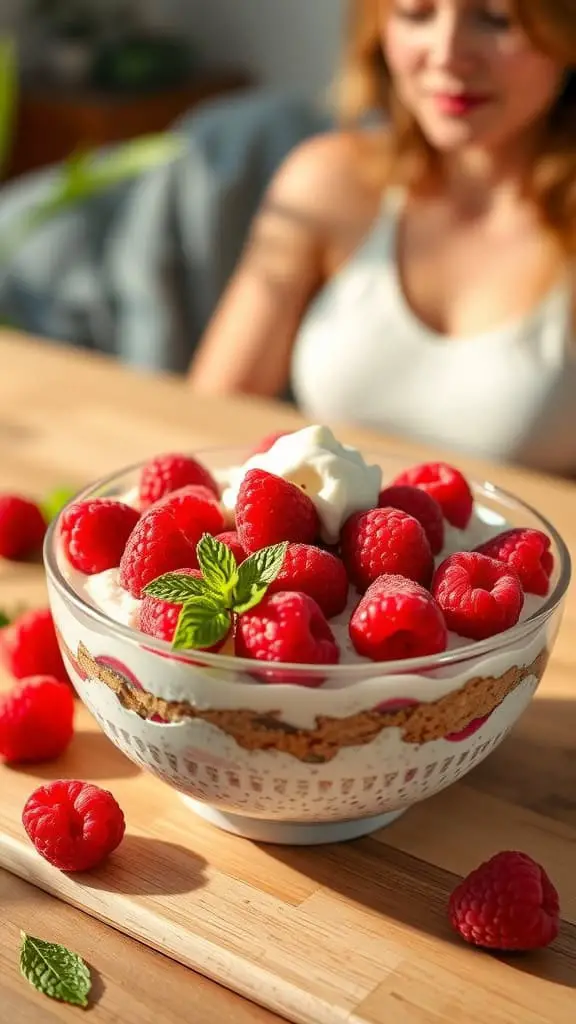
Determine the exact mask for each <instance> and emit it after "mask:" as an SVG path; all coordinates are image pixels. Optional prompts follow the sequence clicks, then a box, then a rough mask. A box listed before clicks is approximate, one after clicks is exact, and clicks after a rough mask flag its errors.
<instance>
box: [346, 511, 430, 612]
mask: <svg viewBox="0 0 576 1024" xmlns="http://www.w3.org/2000/svg"><path fill="white" fill-rule="evenodd" d="M340 541H341V548H342V560H343V562H344V565H345V566H346V569H347V570H348V576H349V577H350V579H351V580H352V583H354V584H355V586H356V587H357V588H358V590H359V591H360V592H361V593H362V592H363V591H364V590H366V589H367V588H368V587H369V586H370V584H371V583H373V582H374V580H376V579H378V577H379V576H382V575H384V574H387V575H392V576H406V577H407V578H408V579H410V580H414V582H415V583H421V584H422V585H423V586H428V584H429V583H430V580H431V579H432V573H433V571H434V559H433V557H432V552H431V550H430V545H429V543H428V538H427V537H426V534H425V533H424V530H423V528H422V526H421V525H420V523H419V522H418V520H417V519H414V517H413V516H410V515H408V514H407V513H406V512H402V511H400V509H396V508H372V509H369V510H368V512H355V513H354V514H353V515H351V516H350V518H349V519H347V520H346V522H345V523H344V526H343V529H342V533H341V535H340Z"/></svg>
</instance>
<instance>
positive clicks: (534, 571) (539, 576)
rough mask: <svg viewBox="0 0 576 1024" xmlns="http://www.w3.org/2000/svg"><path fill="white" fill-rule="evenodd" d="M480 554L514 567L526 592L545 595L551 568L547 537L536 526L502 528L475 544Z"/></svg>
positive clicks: (552, 566)
mask: <svg viewBox="0 0 576 1024" xmlns="http://www.w3.org/2000/svg"><path fill="white" fill-rule="evenodd" d="M476 551H479V552H480V553H481V554H482V555H488V557H489V558H495V559H496V560H497V561H498V562H504V564H505V565H509V566H510V568H511V569H514V570H515V571H516V572H517V573H518V576H519V577H520V582H521V584H522V586H523V588H524V592H525V593H526V594H537V595H538V596H539V597H546V595H547V593H548V591H549V590H550V577H551V575H552V571H553V569H554V555H553V554H552V552H551V550H550V537H548V536H547V535H546V534H545V533H542V532H541V531H540V530H529V529H516V530H506V531H505V533H500V534H499V535H498V536H497V537H493V538H492V540H488V541H486V543H485V544H480V546H479V547H477V548H476Z"/></svg>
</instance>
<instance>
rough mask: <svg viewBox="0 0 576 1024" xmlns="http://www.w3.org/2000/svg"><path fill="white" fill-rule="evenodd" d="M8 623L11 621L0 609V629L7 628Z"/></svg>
mask: <svg viewBox="0 0 576 1024" xmlns="http://www.w3.org/2000/svg"><path fill="white" fill-rule="evenodd" d="M10 621H11V620H10V618H9V617H8V615H7V614H6V612H5V611H4V610H3V609H2V608H0V629H4V626H9V625H10Z"/></svg>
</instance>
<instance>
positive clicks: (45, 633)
mask: <svg viewBox="0 0 576 1024" xmlns="http://www.w3.org/2000/svg"><path fill="white" fill-rule="evenodd" d="M0 657H1V658H2V661H3V662H4V664H5V666H6V668H7V669H8V671H9V672H10V673H11V674H12V675H13V676H14V677H15V679H25V678H26V677H27V676H54V678H55V679H58V680H60V682H62V683H67V682H68V673H67V672H66V668H65V666H64V662H63V660H62V655H61V653H60V648H59V646H58V640H57V638H56V630H55V628H54V620H53V618H52V614H51V612H50V610H49V608H41V609H39V610H34V611H29V612H24V613H23V614H22V615H20V616H18V618H16V619H14V621H13V622H12V623H11V624H10V625H9V626H5V627H4V629H1V630H0Z"/></svg>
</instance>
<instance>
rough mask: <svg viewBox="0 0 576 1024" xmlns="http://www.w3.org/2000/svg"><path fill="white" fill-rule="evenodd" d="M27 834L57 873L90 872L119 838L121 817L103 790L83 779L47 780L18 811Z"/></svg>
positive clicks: (116, 843) (110, 795)
mask: <svg viewBox="0 0 576 1024" xmlns="http://www.w3.org/2000/svg"><path fill="white" fill-rule="evenodd" d="M22 824H23V825H24V828H25V830H26V833H27V835H28V838H29V839H30V841H31V842H32V843H33V845H34V846H35V848H36V850H37V851H38V853H39V854H40V855H41V856H42V857H44V859H45V860H47V861H49V863H50V864H53V865H54V867H55V868H59V869H60V870H61V871H89V870H90V868H94V867H96V866H97V865H98V864H100V863H101V861H103V860H104V858H105V857H107V856H108V854H110V853H112V851H113V850H115V849H116V847H117V846H119V844H120V843H121V841H122V839H123V837H124V830H125V822H124V815H123V813H122V811H121V809H120V807H119V806H118V804H117V802H116V800H115V799H114V797H113V796H112V794H111V793H109V792H108V791H107V790H105V789H100V787H99V786H94V785H92V784H90V783H88V782H79V781H75V780H74V781H68V780H66V781H63V780H59V781H57V782H50V783H49V784H48V785H47V786H39V787H38V789H36V790H34V792H33V793H32V794H31V796H29V797H28V800H27V801H26V803H25V805H24V810H23V812H22Z"/></svg>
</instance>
